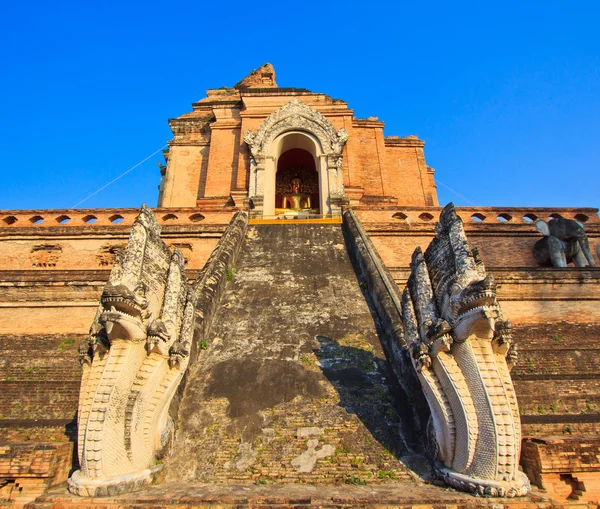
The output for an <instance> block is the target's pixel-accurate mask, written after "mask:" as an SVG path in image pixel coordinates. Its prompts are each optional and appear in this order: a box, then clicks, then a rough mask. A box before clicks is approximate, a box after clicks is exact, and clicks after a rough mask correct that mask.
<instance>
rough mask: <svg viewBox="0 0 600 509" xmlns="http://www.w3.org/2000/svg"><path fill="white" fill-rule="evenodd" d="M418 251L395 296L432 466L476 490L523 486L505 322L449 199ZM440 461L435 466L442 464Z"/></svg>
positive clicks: (515, 491) (498, 491) (516, 492)
mask: <svg viewBox="0 0 600 509" xmlns="http://www.w3.org/2000/svg"><path fill="white" fill-rule="evenodd" d="M436 230H437V232H438V233H437V236H436V237H435V238H434V239H433V241H432V242H431V244H430V245H429V247H428V248H427V250H426V251H425V254H423V252H422V251H421V249H420V248H417V249H416V250H415V252H414V253H413V256H412V262H411V275H410V277H409V279H408V284H407V287H406V289H405V290H404V293H403V295H402V314H403V321H404V326H405V331H406V341H407V345H408V348H409V350H410V357H411V360H412V364H413V366H414V368H415V370H416V372H417V375H418V378H419V380H420V382H421V387H422V388H423V392H424V394H425V397H426V399H427V403H428V405H429V409H430V411H431V418H430V422H429V427H430V429H432V435H433V437H434V441H435V444H433V445H434V446H435V447H434V448H435V450H436V460H437V462H438V466H439V471H440V473H441V474H442V475H443V477H444V480H445V482H446V483H447V484H449V485H451V486H453V487H455V488H457V489H460V490H463V491H470V492H474V493H478V494H480V495H489V496H501V497H514V496H521V495H526V494H527V493H529V491H530V484H529V480H528V479H527V477H526V476H525V474H523V473H522V472H520V471H519V468H518V467H519V453H520V447H521V425H520V418H519V410H518V407H517V399H516V395H515V390H514V387H513V384H512V380H511V378H510V374H509V371H510V367H512V364H513V362H514V360H515V350H514V347H512V348H511V323H510V320H504V319H503V317H502V311H501V309H500V305H499V304H498V301H497V300H496V287H495V283H494V279H493V277H492V275H491V274H488V273H487V272H486V270H485V267H484V265H483V263H482V261H481V260H480V259H479V257H478V254H477V252H476V251H475V250H473V251H472V250H471V249H470V248H469V245H468V242H467V237H466V235H465V232H464V229H463V225H462V221H461V219H460V218H459V217H458V216H457V215H456V212H455V210H454V205H453V204H452V203H450V204H449V205H447V206H446V207H445V208H444V210H443V211H442V213H441V215H440V222H439V224H438V225H437V226H436ZM440 464H441V466H440Z"/></svg>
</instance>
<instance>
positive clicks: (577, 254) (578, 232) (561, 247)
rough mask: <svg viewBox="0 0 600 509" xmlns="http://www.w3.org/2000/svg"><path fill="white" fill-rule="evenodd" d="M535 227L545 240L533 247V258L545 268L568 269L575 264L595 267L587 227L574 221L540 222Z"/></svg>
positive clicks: (552, 220)
mask: <svg viewBox="0 0 600 509" xmlns="http://www.w3.org/2000/svg"><path fill="white" fill-rule="evenodd" d="M535 227H536V229H537V231H539V232H540V233H541V234H542V235H544V238H543V239H540V240H538V241H537V242H536V243H535V245H534V246H533V256H534V258H535V260H536V261H537V263H538V264H539V265H540V266H542V267H544V266H547V267H551V266H554V267H566V266H567V264H569V263H571V262H575V266H577V267H593V266H594V258H593V257H592V253H591V252H590V246H589V243H588V238H587V235H586V234H585V227H584V226H583V224H581V223H580V222H579V221H574V220H572V219H563V218H558V219H551V220H550V221H548V222H546V221H543V220H541V219H540V220H538V221H536V222H535Z"/></svg>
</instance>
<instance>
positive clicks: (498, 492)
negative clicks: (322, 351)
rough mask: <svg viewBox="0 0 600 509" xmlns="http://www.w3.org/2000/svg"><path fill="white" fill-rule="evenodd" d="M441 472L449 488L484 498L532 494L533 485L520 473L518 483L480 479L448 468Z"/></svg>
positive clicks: (440, 470)
mask: <svg viewBox="0 0 600 509" xmlns="http://www.w3.org/2000/svg"><path fill="white" fill-rule="evenodd" d="M439 472H440V474H441V475H442V476H443V479H444V482H445V483H446V484H447V485H448V486H452V487H453V488H455V489H457V490H460V491H466V492H468V493H473V494H474V495H479V496H482V497H506V498H513V497H524V496H525V495H528V494H529V493H530V492H531V484H530V483H529V479H528V478H527V476H526V475H525V474H524V473H523V472H519V473H518V476H517V477H518V478H517V480H516V481H493V480H489V479H478V478H476V477H469V476H466V475H463V474H459V473H458V472H455V471H453V470H449V469H447V468H441V469H439Z"/></svg>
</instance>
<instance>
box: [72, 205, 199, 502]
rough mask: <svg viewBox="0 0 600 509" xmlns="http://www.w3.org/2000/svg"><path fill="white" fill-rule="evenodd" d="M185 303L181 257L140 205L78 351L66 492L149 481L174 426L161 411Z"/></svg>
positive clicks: (112, 489)
mask: <svg viewBox="0 0 600 509" xmlns="http://www.w3.org/2000/svg"><path fill="white" fill-rule="evenodd" d="M194 309H195V297H194V293H193V292H192V290H191V288H190V287H189V285H188V281H187V278H186V276H185V266H184V259H183V256H182V254H181V253H180V252H179V251H178V250H175V251H174V252H173V253H171V251H170V250H169V248H168V247H167V245H166V244H165V242H164V241H163V240H162V239H161V238H160V226H159V225H158V223H157V222H156V219H155V217H154V215H153V213H152V211H151V210H150V209H149V208H147V207H146V206H143V207H142V210H141V212H140V215H139V216H138V218H137V219H136V221H135V223H134V225H133V227H132V229H131V234H130V237H129V243H128V245H127V249H126V250H125V252H124V254H123V255H122V256H119V257H118V258H117V260H116V262H115V266H114V267H113V269H112V271H111V274H110V278H109V281H108V283H107V284H106V287H105V288H104V291H103V292H102V296H101V298H100V305H99V307H98V310H97V312H96V317H95V319H94V322H93V323H92V326H91V328H90V335H89V341H88V344H87V345H86V344H85V343H84V345H83V346H82V347H81V349H80V359H81V361H82V367H83V376H82V382H81V392H80V397H79V409H78V448H79V450H78V453H79V464H80V467H81V469H80V470H78V471H76V472H75V473H74V474H73V475H72V477H71V478H70V479H69V490H70V491H71V492H72V493H75V494H77V495H83V496H102V495H112V494H117V493H120V492H124V491H130V490H132V489H135V488H136V487H139V486H142V485H144V484H147V483H149V482H151V481H152V479H153V477H154V475H155V473H156V471H157V468H158V467H157V466H156V460H157V459H158V458H159V457H160V455H161V453H162V451H163V449H164V448H165V446H166V445H167V444H168V442H169V440H170V438H171V436H172V434H173V432H174V426H173V420H172V418H171V417H170V416H169V413H168V410H169V404H170V402H171V400H172V398H173V395H174V393H175V390H176V389H177V386H178V385H179V382H180V381H181V379H182V377H183V374H184V373H185V371H186V369H187V366H188V363H189V352H190V350H191V343H192V337H193V330H194Z"/></svg>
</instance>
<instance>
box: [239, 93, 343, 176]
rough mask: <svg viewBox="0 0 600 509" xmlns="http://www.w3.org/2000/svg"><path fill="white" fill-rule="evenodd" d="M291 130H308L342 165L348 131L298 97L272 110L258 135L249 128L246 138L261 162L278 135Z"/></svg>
mask: <svg viewBox="0 0 600 509" xmlns="http://www.w3.org/2000/svg"><path fill="white" fill-rule="evenodd" d="M292 130H300V131H307V132H309V133H312V134H313V135H315V136H316V137H317V138H318V139H319V142H320V143H321V148H322V150H323V153H324V154H325V155H326V156H332V157H334V158H335V160H336V163H337V165H338V167H340V166H341V157H342V150H343V148H344V144H345V143H346V141H347V140H348V133H347V132H346V130H345V129H344V128H341V129H340V130H338V131H336V130H335V127H333V124H332V123H331V122H330V121H329V120H328V119H327V118H325V117H324V116H323V115H322V114H321V113H319V112H318V111H316V110H314V109H312V108H311V107H310V106H307V105H306V104H305V103H303V102H302V101H300V100H298V99H292V100H291V101H290V102H289V103H287V104H286V105H284V106H282V107H281V108H279V109H278V110H275V111H274V112H273V113H271V115H270V116H269V117H267V119H266V120H265V121H264V122H263V123H262V124H261V125H260V127H259V128H258V131H257V132H256V134H255V133H254V132H253V131H248V132H247V133H246V134H245V135H244V141H245V142H246V143H247V144H248V147H250V152H251V153H252V157H253V158H254V159H255V160H256V161H258V160H259V159H260V158H261V157H265V156H266V155H267V154H268V151H269V148H270V146H271V143H273V140H274V139H275V138H276V137H277V136H279V135H280V134H282V133H284V132H286V131H292Z"/></svg>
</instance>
